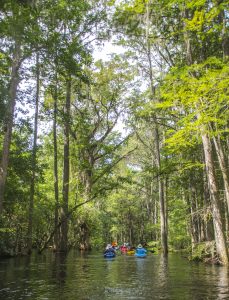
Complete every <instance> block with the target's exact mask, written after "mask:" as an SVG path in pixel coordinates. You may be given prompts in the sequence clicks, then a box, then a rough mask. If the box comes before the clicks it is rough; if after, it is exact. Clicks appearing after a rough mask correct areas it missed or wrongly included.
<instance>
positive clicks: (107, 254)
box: [103, 251, 115, 258]
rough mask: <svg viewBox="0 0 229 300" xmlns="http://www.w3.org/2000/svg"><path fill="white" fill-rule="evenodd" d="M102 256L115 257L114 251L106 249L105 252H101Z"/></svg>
mask: <svg viewBox="0 0 229 300" xmlns="http://www.w3.org/2000/svg"><path fill="white" fill-rule="evenodd" d="M103 256H104V257H105V258H113V257H115V252H113V251H107V252H105V253H104V254H103Z"/></svg>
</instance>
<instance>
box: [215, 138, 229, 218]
mask: <svg viewBox="0 0 229 300" xmlns="http://www.w3.org/2000/svg"><path fill="white" fill-rule="evenodd" d="M213 142H214V145H215V149H216V154H217V157H218V161H219V165H220V170H221V172H222V176H223V183H224V191H225V198H226V203H227V211H228V214H229V176H228V170H227V165H226V159H225V156H224V152H223V148H222V145H221V141H220V137H219V136H218V137H213Z"/></svg>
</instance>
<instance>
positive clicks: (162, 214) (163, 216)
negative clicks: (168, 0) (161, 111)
mask: <svg viewBox="0 0 229 300" xmlns="http://www.w3.org/2000/svg"><path fill="white" fill-rule="evenodd" d="M150 5H151V1H149V2H148V3H147V7H146V9H147V10H146V35H145V37H146V43H147V59H148V63H149V80H150V89H151V96H152V101H155V99H154V98H155V88H154V86H153V67H152V59H151V45H150V39H149V26H150V24H149V15H150V11H149V8H150ZM153 123H154V143H155V160H156V166H157V169H158V173H159V172H160V169H161V156H160V136H159V128H158V123H157V118H156V116H155V115H153ZM158 190H159V203H160V223H161V245H162V249H163V254H164V255H168V229H167V220H166V218H167V214H166V204H165V193H164V179H163V178H162V176H161V175H158Z"/></svg>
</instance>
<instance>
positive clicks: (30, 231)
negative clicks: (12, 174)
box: [27, 53, 40, 254]
mask: <svg viewBox="0 0 229 300" xmlns="http://www.w3.org/2000/svg"><path fill="white" fill-rule="evenodd" d="M39 96H40V66H39V53H37V54H36V97H35V116H34V135H33V154H32V176H31V183H30V198H29V220H28V236H27V252H28V254H30V253H31V251H32V234H33V210H34V192H35V176H36V166H37V129H38V108H39Z"/></svg>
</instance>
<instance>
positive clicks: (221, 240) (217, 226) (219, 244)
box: [202, 133, 228, 265]
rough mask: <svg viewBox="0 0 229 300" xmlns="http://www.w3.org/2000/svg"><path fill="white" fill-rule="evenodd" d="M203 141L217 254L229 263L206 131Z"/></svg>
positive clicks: (209, 143)
mask: <svg viewBox="0 0 229 300" xmlns="http://www.w3.org/2000/svg"><path fill="white" fill-rule="evenodd" d="M202 142H203V148H204V155H205V164H206V172H207V178H208V183H209V190H210V194H211V204H212V216H213V225H214V233H215V241H216V249H217V254H218V255H219V258H220V260H221V261H222V263H223V264H225V265H228V253H227V245H226V239H225V236H224V232H223V225H222V217H221V213H220V205H219V193H218V187H217V181H216V175H215V168H214V161H213V156H212V149H211V142H210V139H209V137H208V135H207V134H206V133H202Z"/></svg>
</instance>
